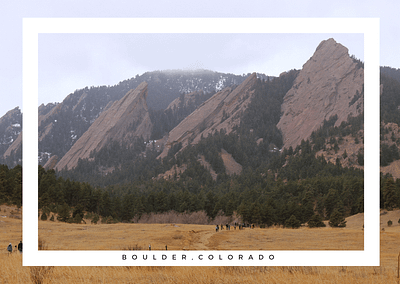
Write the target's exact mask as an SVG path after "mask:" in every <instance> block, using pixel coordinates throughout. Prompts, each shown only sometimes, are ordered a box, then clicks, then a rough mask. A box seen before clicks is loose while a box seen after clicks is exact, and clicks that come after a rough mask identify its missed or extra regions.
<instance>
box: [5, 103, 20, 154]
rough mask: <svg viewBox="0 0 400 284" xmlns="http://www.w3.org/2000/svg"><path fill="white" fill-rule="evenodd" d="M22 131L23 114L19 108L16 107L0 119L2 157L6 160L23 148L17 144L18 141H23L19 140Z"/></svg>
mask: <svg viewBox="0 0 400 284" xmlns="http://www.w3.org/2000/svg"><path fill="white" fill-rule="evenodd" d="M21 131H22V114H21V110H20V109H19V107H16V108H14V109H12V110H10V111H8V112H7V113H6V114H5V115H3V116H2V117H1V118H0V156H3V158H6V157H8V156H10V154H11V152H12V151H15V150H17V149H18V148H19V147H20V146H21V145H20V144H18V143H16V141H17V140H21V139H20V138H18V137H19V136H21Z"/></svg>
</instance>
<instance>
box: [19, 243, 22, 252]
mask: <svg viewBox="0 0 400 284" xmlns="http://www.w3.org/2000/svg"><path fill="white" fill-rule="evenodd" d="M18 251H19V253H22V241H19V244H18Z"/></svg>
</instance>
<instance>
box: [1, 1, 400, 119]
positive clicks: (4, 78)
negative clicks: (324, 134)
mask: <svg viewBox="0 0 400 284" xmlns="http://www.w3.org/2000/svg"><path fill="white" fill-rule="evenodd" d="M298 2H301V4H300V3H298ZM329 2H330V3H329V4H324V3H323V1H314V0H309V1H208V0H207V1H197V2H189V1H185V0H170V1H151V0H150V1H140V2H139V1H120V0H114V1H107V2H105V1H103V2H100V1H84V0H81V1H26V0H25V1H1V3H0V13H1V16H0V26H1V30H0V36H1V39H2V40H1V44H0V62H1V68H0V72H1V76H0V83H1V86H2V89H1V97H2V102H1V104H0V116H2V115H4V114H5V113H6V112H7V111H8V110H10V109H12V108H14V107H16V106H19V107H21V108H22V18H24V17H30V18H32V17H45V18H47V17H51V18H58V17H70V18H75V17H90V18H94V17H103V18H104V17H105V18H107V17H110V18H115V17H128V18H130V17H291V18H297V17H318V18H321V17H335V18H336V17H352V18H358V17H375V18H380V27H381V32H380V33H381V47H380V50H381V54H380V62H381V63H380V64H381V65H383V66H391V67H394V68H400V56H399V54H398V50H399V47H400V29H399V28H398V26H399V24H400V22H399V20H398V19H397V18H398V15H397V14H398V11H400V5H399V4H398V3H397V2H398V1H379V2H378V1H363V2H359V3H363V4H357V5H356V4H351V2H350V1H329ZM67 3H68V4H67ZM330 37H333V38H335V40H336V41H338V42H339V43H341V44H343V45H344V46H346V47H347V48H348V49H349V54H350V55H355V56H356V57H357V58H360V59H362V60H363V56H364V54H363V46H362V45H363V36H362V35H348V34H335V35H331V34H318V35H315V34H286V35H279V34H278V35H271V34H218V35H217V34H185V35H182V34H152V35H150V34H132V35H129V34H118V35H113V34H97V35H95V34H41V35H40V36H39V102H38V104H40V103H45V104H46V103H49V102H60V101H62V100H63V99H64V98H65V97H66V96H67V95H68V94H70V93H72V92H73V91H74V90H76V89H80V88H84V87H86V86H99V85H114V84H117V83H118V82H119V81H122V80H125V79H128V78H131V77H133V76H136V75H137V74H139V75H140V74H142V73H144V72H146V71H154V70H165V69H183V70H190V69H198V68H201V69H209V70H213V71H218V72H227V73H234V74H243V73H249V72H260V73H265V74H267V75H273V76H277V75H279V74H280V73H281V72H283V71H287V70H290V69H293V68H296V69H301V67H302V65H303V64H304V63H305V62H306V61H307V60H308V59H309V58H310V56H312V54H313V53H314V51H315V49H316V47H317V46H318V44H319V43H320V42H321V41H322V40H325V39H327V38H330Z"/></svg>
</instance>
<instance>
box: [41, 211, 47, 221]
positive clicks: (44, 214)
mask: <svg viewBox="0 0 400 284" xmlns="http://www.w3.org/2000/svg"><path fill="white" fill-rule="evenodd" d="M40 220H42V221H46V220H47V214H46V212H43V213H42V216H41V217H40Z"/></svg>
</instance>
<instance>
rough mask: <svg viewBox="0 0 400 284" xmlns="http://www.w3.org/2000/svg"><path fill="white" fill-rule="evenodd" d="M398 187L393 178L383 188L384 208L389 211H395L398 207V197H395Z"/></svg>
mask: <svg viewBox="0 0 400 284" xmlns="http://www.w3.org/2000/svg"><path fill="white" fill-rule="evenodd" d="M395 190H396V186H395V184H394V181H393V179H392V178H389V179H387V180H386V182H385V185H384V186H383V200H384V208H385V209H387V210H393V208H395V207H396V205H397V197H396V195H395Z"/></svg>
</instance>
